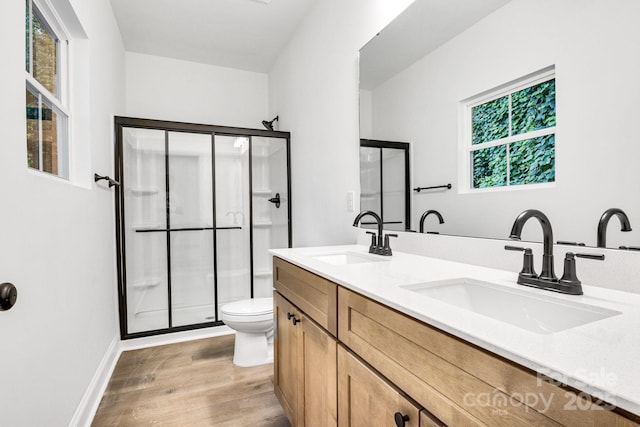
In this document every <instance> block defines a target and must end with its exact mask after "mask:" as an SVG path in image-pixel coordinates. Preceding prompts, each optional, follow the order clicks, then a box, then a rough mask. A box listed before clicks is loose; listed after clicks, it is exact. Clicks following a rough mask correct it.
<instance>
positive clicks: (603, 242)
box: [598, 208, 631, 248]
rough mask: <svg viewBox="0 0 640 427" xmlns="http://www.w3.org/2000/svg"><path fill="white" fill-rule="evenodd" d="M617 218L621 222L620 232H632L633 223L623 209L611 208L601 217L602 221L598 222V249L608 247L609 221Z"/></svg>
mask: <svg viewBox="0 0 640 427" xmlns="http://www.w3.org/2000/svg"><path fill="white" fill-rule="evenodd" d="M613 216H617V217H618V219H619V220H620V231H631V223H630V222H629V217H628V216H627V214H626V213H624V211H623V210H622V209H618V208H611V209H607V210H606V211H604V213H603V214H602V216H601V217H600V221H598V247H599V248H606V247H607V226H608V225H609V220H610V219H611V217H613Z"/></svg>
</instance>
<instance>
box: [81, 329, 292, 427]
mask: <svg viewBox="0 0 640 427" xmlns="http://www.w3.org/2000/svg"><path fill="white" fill-rule="evenodd" d="M234 338H235V336H234V335H225V336H221V337H215V338H207V339H202V340H197V341H190V342H185V343H179V344H170V345H165V346H159V347H152V348H145V349H141V350H133V351H127V352H124V353H122V355H121V356H120V359H119V360H118V364H117V365H116V368H115V370H114V373H113V376H112V377H111V380H110V381H109V385H108V386H107V390H106V391H105V393H104V396H103V397H102V401H101V402H100V406H99V407H98V411H97V413H96V416H95V418H94V420H93V424H92V426H145V425H162V426H225V427H236V426H238V427H240V426H265V427H281V426H282V427H286V426H289V423H288V421H287V419H286V416H285V415H284V412H283V410H282V408H281V407H280V404H279V403H278V401H277V399H276V397H275V395H274V393H273V365H271V364H268V365H262V366H257V367H252V368H240V367H237V366H235V365H233V363H232V358H233V344H234Z"/></svg>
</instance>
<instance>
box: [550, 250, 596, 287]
mask: <svg viewBox="0 0 640 427" xmlns="http://www.w3.org/2000/svg"><path fill="white" fill-rule="evenodd" d="M576 258H586V259H593V260H597V261H604V255H602V254H574V253H573V252H567V254H566V255H565V256H564V273H563V274H562V277H561V278H560V281H559V285H560V286H562V287H564V288H565V289H566V290H567V291H569V290H570V292H566V293H571V294H573V295H582V282H580V280H579V279H578V275H577V274H576V260H575V259H576Z"/></svg>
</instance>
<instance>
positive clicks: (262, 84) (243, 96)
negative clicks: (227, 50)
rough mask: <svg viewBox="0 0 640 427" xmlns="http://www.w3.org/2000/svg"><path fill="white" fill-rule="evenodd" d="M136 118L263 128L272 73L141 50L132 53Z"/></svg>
mask: <svg viewBox="0 0 640 427" xmlns="http://www.w3.org/2000/svg"><path fill="white" fill-rule="evenodd" d="M126 91H127V112H126V114H127V115H128V116H130V117H142V118H149V119H158V120H171V121H182V122H189V123H204V124H212V125H221V126H235V127H248V128H262V124H261V122H262V120H265V119H267V120H271V119H272V117H270V116H269V114H268V112H267V93H268V84H267V75H266V74H263V73H254V72H249V71H242V70H235V69H232V68H224V67H216V66H213V65H206V64H198V63H195V62H189V61H182V60H177V59H171V58H163V57H159V56H152V55H144V54H140V53H133V52H127V53H126Z"/></svg>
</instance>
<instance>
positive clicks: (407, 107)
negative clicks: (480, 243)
mask: <svg viewBox="0 0 640 427" xmlns="http://www.w3.org/2000/svg"><path fill="white" fill-rule="evenodd" d="M637 16H640V2H638V1H635V0H593V1H589V2H585V1H583V0H512V1H507V0H486V1H482V2H477V1H474V0H415V2H414V3H412V4H411V5H410V6H409V7H408V8H407V9H406V10H405V11H404V12H403V13H402V14H400V15H399V16H398V17H397V18H396V19H395V20H394V21H393V22H391V23H390V24H389V25H388V26H387V27H385V28H384V29H383V30H382V31H381V32H380V34H379V35H377V36H376V37H374V38H373V39H372V40H371V41H370V42H368V43H367V44H366V45H365V46H364V47H363V48H362V49H361V51H360V137H361V138H366V139H375V140H391V141H410V142H411V188H415V187H426V186H435V185H442V184H448V183H451V184H452V188H451V189H446V188H444V189H436V190H429V191H421V192H416V191H411V209H412V212H411V229H413V230H418V222H419V219H420V217H421V215H422V213H423V212H425V211H427V210H430V209H433V210H437V211H438V212H440V213H441V214H442V216H443V218H444V221H445V222H444V224H439V223H438V221H437V218H436V217H435V216H430V217H429V218H427V220H426V224H425V228H426V229H428V230H429V231H437V232H440V233H441V234H450V235H461V236H471V237H485V238H499V239H503V238H507V237H508V235H509V231H510V229H511V226H512V224H513V221H514V220H515V218H516V217H517V215H518V214H519V213H520V212H522V211H523V210H525V209H539V210H541V211H542V212H544V213H545V214H546V215H547V216H548V217H549V219H550V221H551V224H552V226H553V231H554V241H556V242H557V241H564V242H576V243H584V244H586V245H587V246H596V245H597V229H598V224H599V220H600V218H601V216H602V215H603V213H604V212H605V211H606V210H608V209H610V208H619V209H622V210H623V211H624V212H626V214H627V216H628V219H629V222H630V225H631V228H632V231H629V232H621V222H620V221H619V219H618V218H616V217H615V216H614V217H612V218H611V221H610V222H609V224H608V229H607V233H606V236H607V238H606V247H609V248H619V247H620V246H623V247H626V248H629V247H631V248H634V247H638V246H640V191H639V188H638V187H639V186H640V167H638V166H637V165H638V159H640V136H639V135H640V134H639V133H638V132H637V130H636V129H635V126H634V123H635V120H637V118H638V117H640V103H639V102H637V95H638V94H639V93H640V78H639V76H640V54H636V53H635V52H637V51H638V49H637V46H638V43H639V42H640V26H638V25H637V22H636V17H637ZM538 72H543V73H544V72H547V73H551V75H552V78H553V79H554V82H555V93H554V96H555V98H554V99H553V105H554V108H555V117H554V120H555V122H554V126H555V128H554V132H553V134H554V138H555V141H554V145H553V152H551V154H550V156H552V161H553V162H554V163H553V165H554V168H555V172H554V174H552V178H551V179H550V180H549V182H547V183H545V184H537V185H525V184H520V185H518V182H515V181H514V182H515V184H516V185H503V186H501V187H499V188H498V187H495V188H472V186H473V184H470V183H469V179H468V176H469V175H470V174H471V175H473V173H475V169H474V167H475V166H474V164H473V162H474V160H471V162H469V158H470V154H469V152H468V151H465V150H466V149H464V148H463V147H464V143H465V135H467V134H468V132H467V129H468V123H467V122H468V121H469V120H471V121H473V120H475V116H473V118H472V119H468V117H470V115H473V114H475V113H468V111H475V110H469V108H470V107H469V100H470V99H482V97H483V96H484V97H485V98H484V99H485V100H487V99H492V98H491V97H490V95H487V94H490V93H493V92H492V91H496V90H498V91H499V90H502V89H505V90H506V89H508V88H509V87H510V85H514V84H515V83H514V82H522V81H525V80H526V79H527V78H530V77H531V76H532V75H535V73H538ZM518 93H520V92H518ZM523 93H524V92H523ZM515 96H516V95H515V94H514V95H513V100H514V101H512V100H511V99H512V98H511V95H510V98H509V100H508V101H505V105H506V103H507V102H508V103H509V108H512V107H513V113H512V110H509V112H508V114H507V113H505V116H508V117H509V118H512V117H513V116H514V115H515V114H516V107H515V106H516V101H515V99H516V98H515ZM483 102H484V101H483ZM474 123H475V122H474ZM510 123H511V122H510ZM473 126H475V124H473ZM508 126H509V127H511V126H512V125H511V124H509V125H508ZM543 131H544V132H546V130H544V129H543V130H534V133H533V135H534V136H539V135H540V134H539V133H535V132H543ZM472 132H475V130H473V131H472ZM509 132H511V129H510V130H509ZM514 133H517V132H514ZM508 135H511V133H509V134H508ZM508 138H510V136H509V137H508ZM532 138H533V137H532ZM472 150H473V148H472ZM506 150H507V151H509V152H511V151H510V150H512V148H507V149H506ZM471 153H472V154H471V156H473V151H471ZM514 156H515V155H514V154H511V161H512V162H515V160H514V159H515V157H514ZM547 157H549V156H547ZM496 158H497V157H496ZM493 160H495V158H491V159H490V160H489V161H493ZM548 160H549V159H548V158H547V161H548ZM528 161H529V163H527V165H526V169H527V170H531V169H532V168H534V167H537V164H534V163H533V161H531V160H528ZM509 167H510V168H512V166H509ZM510 170H512V172H511V174H512V175H513V174H514V173H515V172H513V170H515V169H510ZM465 176H466V177H467V179H465ZM523 240H529V241H541V240H542V232H541V230H540V226H539V224H537V221H530V222H529V223H527V225H526V226H525V230H524V233H523Z"/></svg>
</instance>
